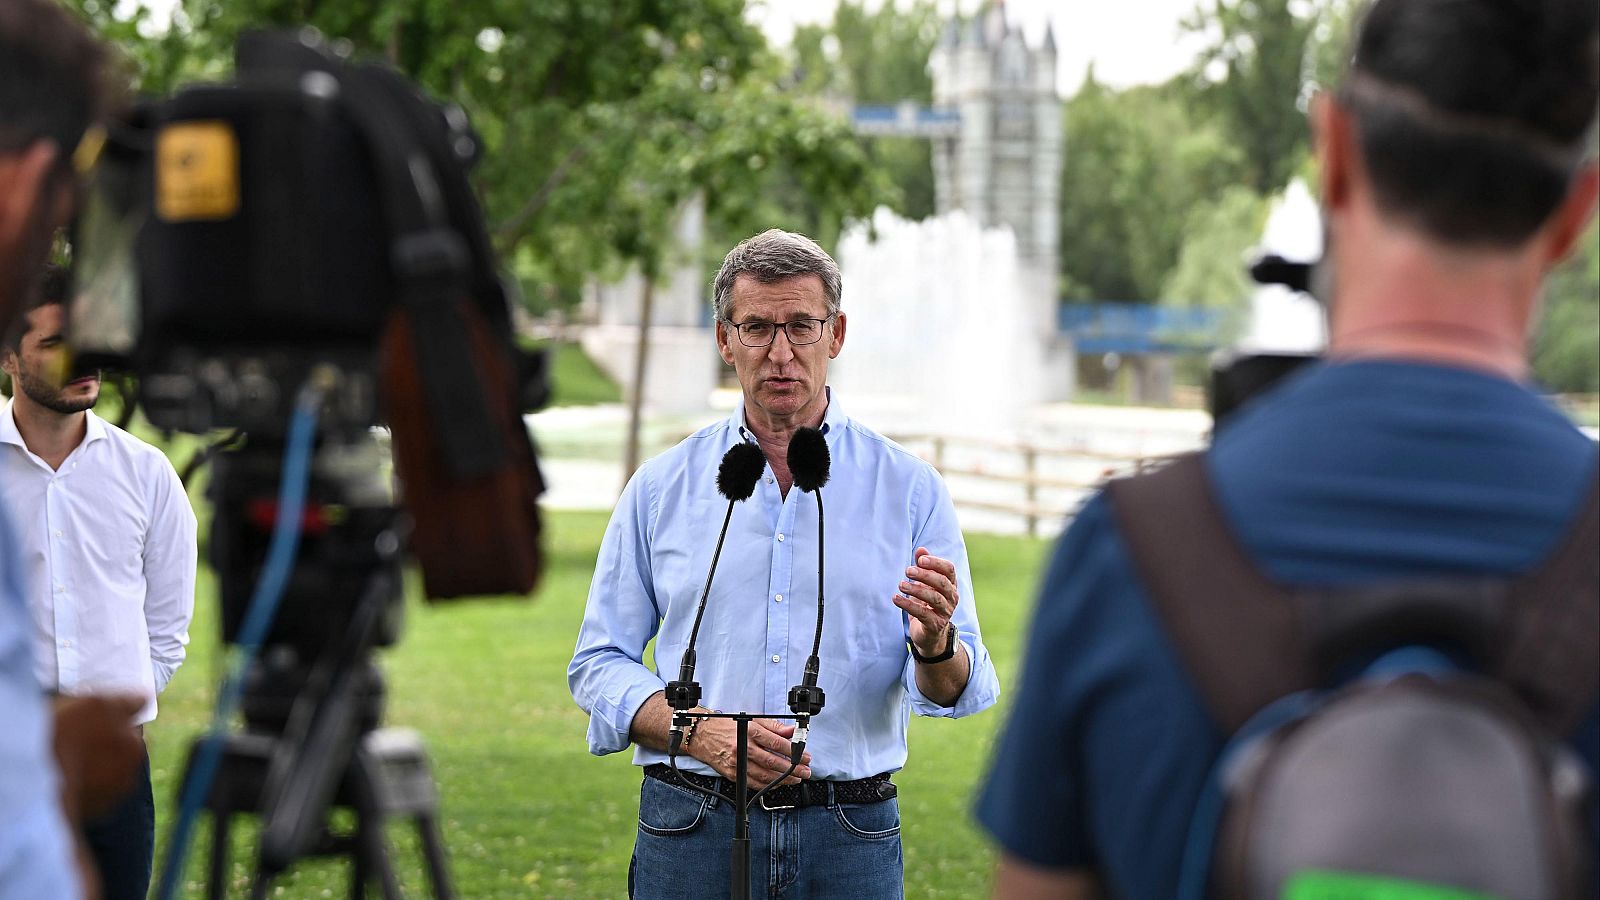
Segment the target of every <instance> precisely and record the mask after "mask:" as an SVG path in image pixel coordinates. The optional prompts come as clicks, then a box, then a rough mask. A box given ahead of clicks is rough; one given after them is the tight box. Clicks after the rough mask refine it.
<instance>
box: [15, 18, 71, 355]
mask: <svg viewBox="0 0 1600 900" xmlns="http://www.w3.org/2000/svg"><path fill="white" fill-rule="evenodd" d="M4 2H7V0H0V3H4ZM71 280H72V277H71V275H70V273H69V272H68V271H67V269H66V268H65V267H64V266H58V265H56V264H55V263H50V264H49V265H47V266H45V267H44V277H42V278H40V279H39V281H38V283H37V284H35V285H33V287H32V289H31V290H29V291H28V295H27V297H26V298H24V305H23V313H24V314H23V315H21V316H18V317H17V321H16V322H15V323H13V324H12V326H11V327H10V328H8V329H6V332H5V341H4V344H3V346H4V349H6V350H10V351H11V352H13V353H16V352H17V351H19V350H21V349H22V339H23V338H24V337H26V336H27V334H28V317H27V315H26V314H27V313H30V312H32V311H34V310H36V309H39V308H41V307H45V306H59V305H61V304H62V303H65V302H66V301H67V290H68V289H69V287H70V284H71Z"/></svg>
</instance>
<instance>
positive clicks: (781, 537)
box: [778, 531, 783, 544]
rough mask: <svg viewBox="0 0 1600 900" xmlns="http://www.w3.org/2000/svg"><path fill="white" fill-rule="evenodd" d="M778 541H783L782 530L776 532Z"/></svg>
mask: <svg viewBox="0 0 1600 900" xmlns="http://www.w3.org/2000/svg"><path fill="white" fill-rule="evenodd" d="M778 543H780V544H781V543H783V532H781V531H780V532H778Z"/></svg>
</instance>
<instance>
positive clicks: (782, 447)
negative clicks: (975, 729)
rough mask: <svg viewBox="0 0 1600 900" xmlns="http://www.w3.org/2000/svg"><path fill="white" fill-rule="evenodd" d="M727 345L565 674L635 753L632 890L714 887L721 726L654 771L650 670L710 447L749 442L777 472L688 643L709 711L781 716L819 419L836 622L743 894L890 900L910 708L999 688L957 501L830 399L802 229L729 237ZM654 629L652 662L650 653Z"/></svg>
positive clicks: (745, 516)
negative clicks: (718, 373)
mask: <svg viewBox="0 0 1600 900" xmlns="http://www.w3.org/2000/svg"><path fill="white" fill-rule="evenodd" d="M714 292H715V303H716V320H717V326H716V330H717V345H718V349H719V350H720V352H721V354H722V358H723V360H724V361H725V362H727V363H729V364H730V365H732V366H733V367H734V371H735V373H736V374H737V375H738V377H739V383H740V387H741V389H742V392H743V402H742V404H741V406H740V408H739V409H738V410H736V411H735V412H734V414H733V415H732V416H730V417H729V418H728V419H727V420H725V421H722V422H719V423H717V424H715V425H712V426H709V427H707V428H705V429H702V430H701V431H699V432H697V433H696V434H694V435H691V436H690V437H688V438H687V439H685V440H684V441H683V442H682V443H681V444H679V445H678V446H676V447H674V448H673V449H671V450H669V451H667V452H666V453H664V454H662V455H661V456H659V457H657V458H655V459H653V460H651V461H650V462H648V463H646V464H645V465H644V466H643V467H642V468H641V469H640V470H639V471H638V472H637V473H636V474H635V475H634V477H633V478H632V480H630V482H629V483H628V486H627V488H626V489H625V490H624V491H623V495H622V498H621V499H620V500H619V501H618V503H617V507H616V510H615V511H614V512H613V514H612V517H611V523H610V525H609V526H608V527H607V529H606V535H605V539H604V541H603V542H602V544H601V547H600V555H599V559H598V560H597V562H596V564H595V574H594V581H593V584H592V585H591V586H590V590H589V600H588V606H587V608H586V610H585V613H584V622H583V628H582V630H581V631H580V632H579V635H578V642H577V650H576V652H575V653H574V655H573V659H572V663H571V665H570V666H569V667H568V670H567V677H568V683H569V685H570V686H571V688H572V694H573V697H574V698H575V699H576V700H577V701H578V705H579V706H581V707H583V709H584V711H586V712H587V713H589V735H588V738H589V749H590V751H591V752H592V753H595V754H596V755H602V754H607V753H615V752H617V751H619V750H623V749H626V748H627V747H628V746H629V745H630V744H632V745H633V746H634V762H635V764H636V765H639V766H642V767H644V770H645V776H646V777H645V779H644V783H643V787H642V789H641V797H640V808H639V830H638V835H637V837H636V841H635V845H634V855H633V861H632V864H631V866H630V868H629V879H628V888H629V896H631V897H638V898H683V897H716V896H727V895H728V892H729V862H728V860H729V853H728V848H729V841H730V839H731V837H732V833H733V815H734V814H733V811H732V810H731V809H729V804H728V803H726V802H724V801H722V800H718V799H715V798H712V797H709V796H707V795H705V794H703V793H701V792H699V791H696V790H693V789H692V788H691V787H689V786H687V785H685V784H684V782H685V781H689V782H692V783H693V784H695V785H698V786H700V787H703V788H711V789H713V790H717V791H721V792H722V793H723V794H725V795H731V793H732V790H731V785H729V783H728V780H729V779H732V778H733V777H734V774H735V764H736V759H735V750H734V743H735V742H734V729H735V726H734V725H733V723H732V722H730V721H729V720H726V719H707V720H702V721H701V722H700V723H699V724H698V725H697V726H695V727H694V728H692V729H691V731H690V732H689V735H688V737H687V738H686V740H685V742H684V749H683V751H682V755H680V756H679V757H678V764H679V767H680V769H681V771H682V772H683V773H684V774H682V775H676V774H674V773H673V772H672V771H671V770H670V769H668V767H667V766H666V765H665V763H666V762H667V754H666V747H667V742H668V730H669V728H670V726H671V719H672V710H671V708H670V707H669V706H668V705H667V702H666V698H665V694H664V686H665V681H666V678H665V677H664V676H663V675H661V674H659V672H660V670H661V669H662V668H663V667H668V671H669V672H671V671H675V669H674V668H672V667H675V666H676V665H677V663H678V660H679V658H680V657H681V655H682V653H683V650H684V647H685V645H686V643H687V642H688V638H689V632H690V629H691V627H692V625H693V622H694V617H695V608H696V605H697V603H698V600H699V594H700V590H701V589H702V587H703V586H704V581H705V577H706V574H705V573H706V571H707V568H708V567H709V564H710V560H711V555H712V552H713V550H714V548H715V544H716V536H717V535H716V529H717V527H718V524H719V522H720V521H721V519H722V516H723V513H724V512H725V510H726V508H727V501H726V500H725V499H723V498H722V497H721V495H719V494H718V492H717V487H716V475H717V471H718V466H719V464H720V462H721V460H722V457H723V454H724V453H725V452H727V450H728V448H730V447H732V446H733V445H734V444H735V443H737V442H740V441H745V442H750V443H753V444H755V445H756V446H758V447H759V448H760V449H761V450H762V452H763V453H764V455H765V457H766V460H767V464H766V468H765V470H764V472H763V474H762V478H761V480H760V481H759V482H758V483H757V485H756V489H755V493H754V495H753V496H752V497H751V498H750V499H749V500H747V501H745V502H742V503H739V504H738V505H737V506H736V507H735V509H734V512H733V517H732V521H731V524H730V526H729V529H728V536H727V543H726V546H724V548H723V550H722V556H721V559H720V561H719V563H718V565H717V571H716V578H715V581H714V583H713V584H712V588H711V594H710V598H709V600H708V603H707V608H706V613H705V620H704V622H703V624H702V625H701V627H700V633H699V639H698V642H697V643H696V646H695V649H696V652H697V654H698V657H699V663H698V668H697V670H696V676H697V678H698V680H699V682H700V684H701V686H702V690H703V695H702V698H703V704H704V705H703V707H702V708H714V709H720V710H724V711H728V712H734V711H746V712H773V713H779V712H785V711H787V709H788V703H787V695H788V691H789V688H790V687H791V686H793V685H796V684H798V683H800V681H801V674H802V667H803V666H804V664H805V660H806V658H807V656H809V655H810V652H811V643H812V635H813V629H814V628H815V625H816V618H817V609H816V604H817V595H818V584H817V567H816V559H817V549H818V548H817V540H818V522H817V506H816V503H815V501H814V498H812V497H811V496H810V495H808V494H805V493H803V492H802V491H798V490H792V489H791V487H792V484H793V480H792V477H791V474H790V472H789V469H788V465H787V456H788V444H789V439H790V437H791V436H792V435H793V434H794V433H795V431H796V430H797V429H799V428H801V427H812V428H820V429H821V430H822V433H823V436H824V439H825V440H826V442H827V446H828V453H829V456H830V458H831V460H832V466H831V475H830V480H829V481H828V483H827V485H826V486H825V487H824V488H823V489H822V490H823V493H824V495H825V499H824V504H825V507H826V510H827V541H826V565H827V571H826V573H825V586H826V597H827V601H826V622H825V624H824V629H823V635H822V645H821V652H820V654H819V656H820V660H821V674H820V680H819V682H818V683H819V686H820V687H822V688H823V690H824V691H826V694H827V705H826V707H825V708H824V709H823V711H822V712H821V714H819V715H818V716H817V717H816V718H815V719H814V720H813V721H812V724H811V735H810V741H809V743H808V745H807V746H808V750H807V752H806V754H805V756H804V757H803V758H802V764H801V765H800V766H799V768H798V769H796V770H795V772H794V773H793V775H791V776H790V777H789V778H788V779H787V782H788V783H786V784H784V785H781V786H779V787H777V788H774V790H773V791H772V792H771V793H770V794H769V795H768V796H767V797H765V798H763V803H762V804H761V808H758V809H757V810H755V811H754V813H753V818H752V823H751V838H752V841H751V845H752V862H751V872H752V873H754V875H753V879H752V880H753V881H754V882H755V885H754V891H753V895H755V896H769V892H773V893H772V894H771V895H772V896H777V895H779V894H781V895H782V896H784V897H789V898H829V897H852V898H854V897H872V898H875V900H876V898H886V897H898V896H901V895H902V886H901V871H902V856H901V849H900V841H899V831H900V819H899V808H898V805H897V804H896V802H895V800H894V787H893V785H892V783H890V782H889V781H888V776H889V775H890V774H892V773H893V772H896V771H898V770H899V769H900V768H902V767H903V766H904V765H905V761H906V724H907V717H908V714H909V713H910V712H912V711H915V712H916V713H918V714H919V715H927V716H945V717H950V718H959V717H961V716H966V715H971V714H972V713H975V712H979V711H980V710H983V709H986V708H988V707H989V706H992V705H993V704H994V702H995V700H996V699H997V698H998V697H999V693H1000V689H999V683H998V681H997V679H996V677H995V672H994V665H993V663H992V662H991V661H990V659H989V653H988V651H987V650H986V649H985V647H984V645H983V640H982V638H981V635H980V632H979V629H978V617H977V610H976V608H975V606H974V603H973V596H972V578H971V575H970V573H969V572H968V568H967V556H966V546H965V543H964V542H963V540H962V537H961V530H960V527H959V525H958V523H957V521H956V517H955V510H954V507H953V506H952V505H951V502H950V496H949V494H948V492H947V491H946V490H945V487H944V483H943V482H942V481H941V480H940V478H939V475H938V473H937V472H936V471H934V469H933V468H932V467H931V466H929V465H928V464H927V463H924V462H923V461H921V460H920V459H918V458H917V457H915V456H914V455H912V454H910V453H908V452H906V451H905V450H904V449H902V448H901V447H899V446H898V445H896V444H894V443H893V442H892V441H889V440H888V439H886V438H884V437H882V436H881V435H879V434H877V433H875V432H873V431H872V430H871V429H868V428H866V427H865V426H863V425H862V424H861V423H859V422H856V421H854V420H852V419H850V418H849V417H848V416H846V415H845V413H844V411H843V410H842V408H841V406H840V404H839V401H838V400H837V399H836V398H835V397H834V396H833V394H832V393H831V391H830V390H829V389H828V388H827V386H826V385H827V371H828V362H829V360H831V359H833V358H834V357H836V356H838V354H839V351H840V348H841V347H842V346H843V344H844V336H845V315H844V313H842V312H840V310H839V298H840V293H841V285H840V276H839V269H838V267H837V265H835V264H834V261H833V259H832V258H830V257H829V256H828V254H827V253H826V252H824V251H823V250H822V248H821V247H819V246H817V244H816V243H815V242H813V241H811V240H810V239H809V238H806V237H803V236H801V235H797V234H791V233H788V232H782V231H776V230H774V231H768V232H765V233H763V234H760V235H757V236H755V237H753V238H750V239H748V240H746V241H744V242H743V243H741V244H740V245H739V246H737V247H735V248H734V249H733V250H732V251H731V252H730V253H729V254H728V256H727V258H726V259H725V260H724V261H723V264H722V269H721V271H719V272H718V274H717V277H716V280H715V282H714ZM652 638H654V639H655V641H656V644H655V651H654V655H655V660H656V668H655V669H652V668H650V667H647V666H646V665H645V664H644V662H643V657H644V650H645V645H646V644H647V643H649V641H650V640H651V639H652ZM793 731H794V726H793V725H792V724H781V723H780V722H778V721H775V720H769V719H764V720H758V721H756V722H754V723H752V725H751V726H750V769H749V771H750V781H751V784H752V786H753V787H755V788H758V787H761V786H763V785H766V784H767V783H769V782H771V781H773V780H774V779H776V778H778V777H779V776H781V775H782V774H783V773H784V772H785V770H786V769H787V768H788V764H789V752H790V744H789V738H790V737H791V736H792V734H793Z"/></svg>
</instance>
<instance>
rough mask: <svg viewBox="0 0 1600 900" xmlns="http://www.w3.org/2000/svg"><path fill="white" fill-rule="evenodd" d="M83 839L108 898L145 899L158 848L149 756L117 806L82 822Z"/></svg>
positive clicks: (119, 899) (108, 899)
mask: <svg viewBox="0 0 1600 900" xmlns="http://www.w3.org/2000/svg"><path fill="white" fill-rule="evenodd" d="M83 837H84V842H85V843H86V844H88V845H89V853H90V855H92V856H93V857H94V864H95V868H96V869H98V870H99V871H100V885H101V888H102V893H103V896H104V898H105V900H145V897H146V896H147V895H148V894H149V893H150V865H151V860H152V859H153V858H154V854H155V849H156V806H155V801H154V799H153V798H152V797H151V795H150V756H149V754H146V755H145V758H144V763H143V764H142V765H141V766H140V767H139V771H138V772H136V773H134V776H133V789H132V790H130V791H128V796H126V797H124V798H123V799H122V802H121V803H119V804H117V807H116V809H113V810H112V811H111V812H109V813H106V814H105V815H104V816H101V817H100V818H98V819H95V820H94V821H92V822H88V823H86V824H85V825H84V826H83Z"/></svg>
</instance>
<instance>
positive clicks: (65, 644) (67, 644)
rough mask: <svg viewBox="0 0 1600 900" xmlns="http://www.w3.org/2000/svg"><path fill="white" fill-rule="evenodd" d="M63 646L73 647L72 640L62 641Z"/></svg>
mask: <svg viewBox="0 0 1600 900" xmlns="http://www.w3.org/2000/svg"><path fill="white" fill-rule="evenodd" d="M61 646H63V647H71V646H72V642H71V641H62V642H61Z"/></svg>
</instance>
